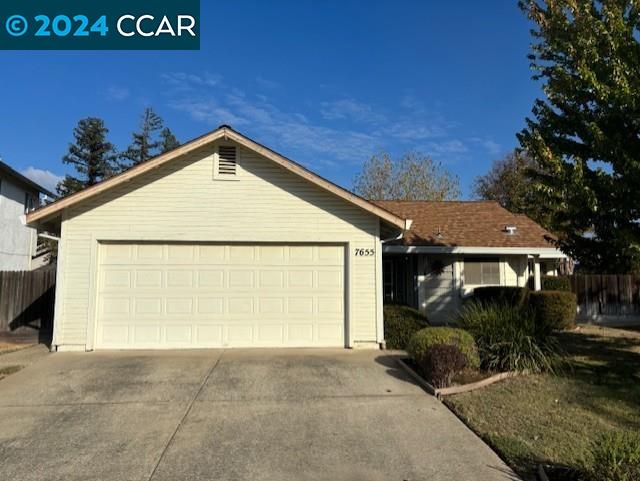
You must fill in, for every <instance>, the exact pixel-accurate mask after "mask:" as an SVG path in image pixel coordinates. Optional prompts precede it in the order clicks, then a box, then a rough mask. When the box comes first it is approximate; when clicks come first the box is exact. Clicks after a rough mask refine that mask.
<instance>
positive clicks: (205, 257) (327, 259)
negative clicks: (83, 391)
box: [96, 243, 345, 349]
mask: <svg viewBox="0 0 640 481" xmlns="http://www.w3.org/2000/svg"><path fill="white" fill-rule="evenodd" d="M97 290H98V293H97V306H96V308H97V321H96V323H97V325H96V347H97V348H125V349H131V348H139V349H146V348H167V349H169V348H189V347H191V348H199V347H247V346H254V347H259V346H292V347H293V346H340V347H342V346H344V345H345V341H344V324H345V321H344V319H345V315H344V306H345V302H344V298H345V294H344V292H345V289H344V247H342V246H337V245H270V244H269V245H267V244H265V245H244V244H237V245H235V244H234V245H217V244H147V243H140V244H124V243H107V244H101V245H100V251H99V268H98V286H97Z"/></svg>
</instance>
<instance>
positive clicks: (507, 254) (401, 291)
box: [376, 201, 566, 323]
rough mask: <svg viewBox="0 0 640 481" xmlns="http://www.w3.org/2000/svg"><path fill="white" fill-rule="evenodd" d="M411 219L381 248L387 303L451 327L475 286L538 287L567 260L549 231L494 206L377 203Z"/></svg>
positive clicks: (491, 202) (470, 203)
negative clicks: (403, 231) (412, 309)
mask: <svg viewBox="0 0 640 481" xmlns="http://www.w3.org/2000/svg"><path fill="white" fill-rule="evenodd" d="M376 204H377V205H379V206H380V207H383V208H385V209H387V210H389V211H391V212H394V213H395V214H397V215H399V216H401V217H405V218H411V219H412V220H413V223H412V225H411V230H410V231H409V232H407V233H406V234H405V235H404V236H403V238H402V239H392V240H389V241H386V242H385V243H384V247H383V269H384V300H385V302H391V303H400V304H407V305H410V306H413V307H416V308H418V309H420V310H421V311H422V312H424V313H425V314H426V315H427V317H428V318H429V319H430V320H431V321H432V322H434V323H444V322H447V321H450V320H452V319H453V317H454V316H455V313H456V312H457V311H458V309H459V308H460V307H461V304H462V300H463V298H465V297H466V296H468V295H470V294H471V293H472V292H473V289H474V288H475V287H478V286H494V285H495V286H527V285H529V282H530V281H531V284H532V285H531V287H533V288H534V289H540V279H541V273H542V274H546V275H556V274H557V265H558V262H559V261H560V260H563V259H565V257H566V256H565V255H564V254H562V253H561V252H560V251H559V250H557V249H556V248H554V247H553V246H552V245H551V243H550V240H551V239H553V236H552V234H551V233H549V232H548V231H546V230H545V229H543V228H542V227H541V226H540V225H538V224H537V223H535V222H534V221H532V220H531V219H530V218H528V217H527V216H525V215H517V214H512V213H511V212H509V211H508V210H506V209H504V208H502V207H501V206H500V205H499V204H498V203H497V202H493V201H475V202H473V201H471V202H430V201H416V202H412V201H406V202H405V201H376Z"/></svg>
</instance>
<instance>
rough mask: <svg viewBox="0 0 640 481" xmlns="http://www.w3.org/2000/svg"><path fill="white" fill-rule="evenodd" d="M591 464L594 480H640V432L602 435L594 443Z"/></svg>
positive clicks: (590, 471)
mask: <svg viewBox="0 0 640 481" xmlns="http://www.w3.org/2000/svg"><path fill="white" fill-rule="evenodd" d="M589 464H590V466H589V468H588V471H589V475H590V479H591V480H592V481H639V480H640V434H638V433H637V432H631V431H627V432H612V433H608V434H606V435H604V436H602V437H601V438H600V439H599V440H598V441H597V442H596V443H594V446H593V449H592V459H591V460H590V463H589Z"/></svg>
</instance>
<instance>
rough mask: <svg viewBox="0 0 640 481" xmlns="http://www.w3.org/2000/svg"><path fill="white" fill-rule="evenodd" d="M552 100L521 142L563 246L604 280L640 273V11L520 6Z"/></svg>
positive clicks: (622, 6)
mask: <svg viewBox="0 0 640 481" xmlns="http://www.w3.org/2000/svg"><path fill="white" fill-rule="evenodd" d="M520 7H521V8H522V9H523V11H524V12H525V13H526V14H527V15H528V17H529V18H530V19H531V20H532V21H533V22H534V23H535V27H534V29H533V30H532V35H533V44H532V46H531V48H532V53H531V54H530V56H529V58H530V60H531V66H532V68H533V69H534V72H535V74H534V79H535V80H540V81H542V83H543V89H544V93H545V94H546V98H544V99H538V100H536V101H535V103H534V106H533V118H529V119H527V126H526V128H525V129H524V130H523V131H522V132H520V134H519V135H518V138H519V140H520V143H521V145H522V146H523V148H524V149H526V150H527V151H528V152H529V153H530V155H531V156H532V157H533V159H534V160H535V162H536V164H537V166H538V167H539V168H538V169H537V173H536V174H535V175H534V176H533V177H532V179H533V186H534V187H535V189H536V191H537V193H538V194H540V195H541V198H542V199H543V200H542V201H543V202H544V204H545V205H546V206H548V207H549V209H550V219H551V224H552V227H553V230H554V231H555V232H556V233H557V234H558V235H559V242H558V244H559V246H560V247H561V248H562V249H563V250H564V251H565V252H566V253H568V254H569V255H571V256H572V257H574V258H576V259H578V260H579V262H580V264H581V265H582V266H583V267H585V268H587V269H589V270H591V271H596V272H612V273H621V272H630V271H633V270H637V269H638V268H639V267H640V222H639V221H640V188H639V186H640V43H639V41H638V38H639V35H640V29H639V27H640V6H639V5H638V3H637V2H636V1H633V0H606V1H605V0H602V1H601V0H553V1H551V0H547V1H546V2H543V1H541V0H527V1H524V0H522V1H521V2H520Z"/></svg>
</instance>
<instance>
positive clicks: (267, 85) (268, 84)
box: [256, 77, 280, 90]
mask: <svg viewBox="0 0 640 481" xmlns="http://www.w3.org/2000/svg"><path fill="white" fill-rule="evenodd" d="M256 83H257V84H258V86H259V87H261V88H263V89H268V90H272V89H276V88H278V87H280V84H279V83H278V82H274V81H273V80H268V79H266V78H263V77H256Z"/></svg>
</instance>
